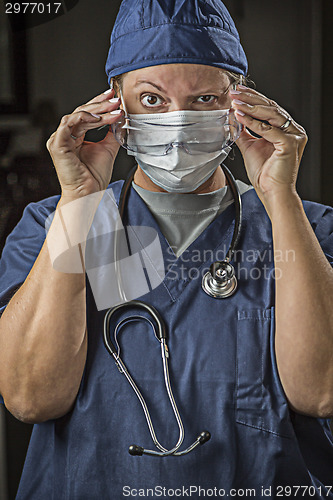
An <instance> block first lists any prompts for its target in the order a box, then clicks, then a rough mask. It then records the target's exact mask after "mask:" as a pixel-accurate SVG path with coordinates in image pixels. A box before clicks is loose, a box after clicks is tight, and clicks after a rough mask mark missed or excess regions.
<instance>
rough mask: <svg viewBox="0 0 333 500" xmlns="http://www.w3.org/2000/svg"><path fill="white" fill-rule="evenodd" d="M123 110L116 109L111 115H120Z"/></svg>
mask: <svg viewBox="0 0 333 500" xmlns="http://www.w3.org/2000/svg"><path fill="white" fill-rule="evenodd" d="M120 114H121V109H116V110H115V111H110V115H120Z"/></svg>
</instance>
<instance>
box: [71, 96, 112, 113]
mask: <svg viewBox="0 0 333 500" xmlns="http://www.w3.org/2000/svg"><path fill="white" fill-rule="evenodd" d="M119 105H120V99H119V98H118V97H111V98H107V99H104V100H103V101H95V102H91V103H87V104H82V105H81V106H78V107H77V108H76V110H75V111H74V112H73V113H78V112H79V111H87V112H89V113H95V114H96V113H97V114H99V113H106V112H107V111H113V110H115V109H117V108H119Z"/></svg>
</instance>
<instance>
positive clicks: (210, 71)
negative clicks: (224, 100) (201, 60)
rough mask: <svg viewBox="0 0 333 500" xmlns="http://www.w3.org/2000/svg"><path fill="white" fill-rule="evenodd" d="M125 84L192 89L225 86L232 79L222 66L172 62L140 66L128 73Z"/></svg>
mask: <svg viewBox="0 0 333 500" xmlns="http://www.w3.org/2000/svg"><path fill="white" fill-rule="evenodd" d="M123 83H124V84H126V86H127V85H129V86H131V87H139V86H140V85H141V84H145V83H153V84H154V85H156V86H157V87H161V88H165V89H166V88H170V87H171V86H172V87H173V88H174V87H177V86H179V87H184V86H186V89H187V90H189V91H191V90H193V91H196V90H197V89H198V88H201V87H205V86H212V85H214V86H215V87H216V88H221V89H222V88H223V87H224V88H225V87H226V86H227V85H228V84H229V83H230V79H229V76H228V74H227V73H226V72H225V71H224V70H223V69H221V68H216V67H215V66H208V65H203V64H184V63H172V64H162V65H156V66H149V67H145V68H140V69H137V70H134V71H131V72H129V73H127V74H126V75H125V77H124V82H123Z"/></svg>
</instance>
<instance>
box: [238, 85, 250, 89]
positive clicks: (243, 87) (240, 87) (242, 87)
mask: <svg viewBox="0 0 333 500" xmlns="http://www.w3.org/2000/svg"><path fill="white" fill-rule="evenodd" d="M237 87H238V88H239V89H244V90H247V89H248V88H249V87H246V86H245V85H242V84H240V83H239V84H238V85H237Z"/></svg>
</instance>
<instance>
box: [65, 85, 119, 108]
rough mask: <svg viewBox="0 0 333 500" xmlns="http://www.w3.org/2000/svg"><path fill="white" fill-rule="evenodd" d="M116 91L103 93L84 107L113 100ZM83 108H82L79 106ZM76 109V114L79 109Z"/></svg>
mask: <svg viewBox="0 0 333 500" xmlns="http://www.w3.org/2000/svg"><path fill="white" fill-rule="evenodd" d="M114 94H115V92H114V89H108V90H106V91H105V92H102V94H98V95H97V96H95V97H93V98H92V99H90V101H87V102H86V103H85V104H83V106H85V105H87V104H93V103H96V102H103V101H106V100H108V99H112V98H113V97H114ZM79 107H81V106H79ZM79 107H78V108H76V109H75V110H74V112H75V111H76V110H77V109H79Z"/></svg>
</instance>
